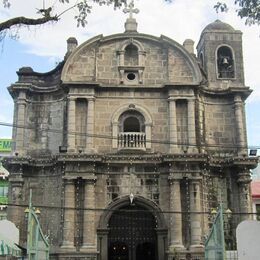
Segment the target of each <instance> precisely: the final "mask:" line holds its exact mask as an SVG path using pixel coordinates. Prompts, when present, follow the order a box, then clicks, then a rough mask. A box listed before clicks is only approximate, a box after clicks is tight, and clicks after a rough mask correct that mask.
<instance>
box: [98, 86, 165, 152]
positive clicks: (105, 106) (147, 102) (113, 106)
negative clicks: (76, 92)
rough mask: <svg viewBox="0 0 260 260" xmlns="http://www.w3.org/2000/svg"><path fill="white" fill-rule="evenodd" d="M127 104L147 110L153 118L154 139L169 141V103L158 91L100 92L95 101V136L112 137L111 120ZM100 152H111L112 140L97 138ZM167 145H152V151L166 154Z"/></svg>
mask: <svg viewBox="0 0 260 260" xmlns="http://www.w3.org/2000/svg"><path fill="white" fill-rule="evenodd" d="M126 104H135V105H139V106H141V107H144V108H145V109H147V111H148V112H149V113H150V115H151V117H152V121H153V122H152V123H153V126H152V139H153V140H160V141H167V139H168V101H167V99H166V98H165V94H164V93H160V92H157V91H149V92H144V91H135V90H129V91H127V90H126V91H110V92H100V93H99V94H98V97H97V98H96V101H95V134H96V135H106V136H112V126H111V120H112V116H113V114H114V112H115V111H117V110H118V109H119V108H120V107H122V106H123V105H126ZM95 147H96V149H97V150H98V152H111V151H112V140H111V139H109V138H95ZM167 149H168V146H167V144H160V143H152V150H153V151H158V152H166V151H167Z"/></svg>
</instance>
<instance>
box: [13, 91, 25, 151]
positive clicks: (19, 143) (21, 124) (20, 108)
mask: <svg viewBox="0 0 260 260" xmlns="http://www.w3.org/2000/svg"><path fill="white" fill-rule="evenodd" d="M16 104H17V121H16V125H17V129H16V136H15V152H18V153H19V155H23V154H24V133H25V116H26V93H25V92H24V91H21V92H19V96H18V98H17V101H16Z"/></svg>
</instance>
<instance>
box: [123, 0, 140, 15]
mask: <svg viewBox="0 0 260 260" xmlns="http://www.w3.org/2000/svg"><path fill="white" fill-rule="evenodd" d="M134 6H135V4H134V0H132V1H131V2H130V4H129V6H128V8H127V7H126V8H124V9H123V12H124V13H125V14H127V13H129V18H131V19H132V18H133V14H138V13H139V9H137V8H134Z"/></svg>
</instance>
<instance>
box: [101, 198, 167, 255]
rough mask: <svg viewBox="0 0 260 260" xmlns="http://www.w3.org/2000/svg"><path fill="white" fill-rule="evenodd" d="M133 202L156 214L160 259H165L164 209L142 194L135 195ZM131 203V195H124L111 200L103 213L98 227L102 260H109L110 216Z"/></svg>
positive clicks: (165, 232)
mask: <svg viewBox="0 0 260 260" xmlns="http://www.w3.org/2000/svg"><path fill="white" fill-rule="evenodd" d="M133 204H134V205H137V206H139V207H142V208H144V209H145V210H147V211H148V212H150V213H151V214H152V215H153V216H154V218H155V220H156V224H157V227H156V230H155V231H156V235H157V249H158V259H165V249H166V248H167V232H168V229H167V226H166V222H165V219H164V215H163V212H162V210H161V209H160V208H159V207H158V206H157V205H156V204H155V203H154V202H153V201H151V200H149V199H146V198H144V197H141V196H136V197H134V199H133ZM130 205H131V202H130V198H129V196H124V197H122V198H120V199H117V200H115V201H113V202H111V203H110V204H109V205H108V207H107V208H106V210H105V211H104V212H103V214H102V215H101V217H100V220H99V225H98V228H97V237H98V251H99V252H100V257H99V259H100V260H108V234H109V220H110V218H111V217H112V215H113V213H114V212H115V211H117V210H120V209H121V208H124V207H126V206H130Z"/></svg>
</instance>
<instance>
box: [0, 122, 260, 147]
mask: <svg viewBox="0 0 260 260" xmlns="http://www.w3.org/2000/svg"><path fill="white" fill-rule="evenodd" d="M0 126H6V127H12V128H21V129H26V130H37V131H39V132H49V133H56V134H62V135H66V134H67V135H72V136H82V137H94V138H101V139H109V140H118V137H114V136H112V135H101V134H88V133H79V132H72V131H67V130H62V129H52V128H41V129H38V128H35V127H30V126H24V125H18V124H12V123H6V122H0ZM146 143H152V144H169V145H170V144H171V145H179V146H190V147H205V148H225V149H252V150H254V149H256V150H258V149H260V145H254V146H252V145H250V146H247V145H244V146H242V145H231V144H205V143H202V144H199V145H198V144H192V143H181V142H172V141H168V140H156V139H151V140H149V139H146Z"/></svg>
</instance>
